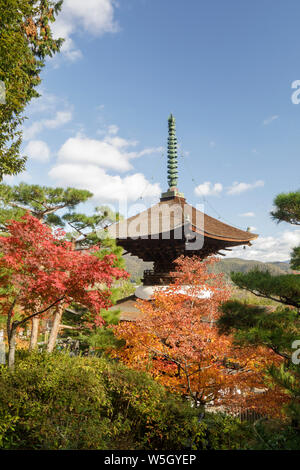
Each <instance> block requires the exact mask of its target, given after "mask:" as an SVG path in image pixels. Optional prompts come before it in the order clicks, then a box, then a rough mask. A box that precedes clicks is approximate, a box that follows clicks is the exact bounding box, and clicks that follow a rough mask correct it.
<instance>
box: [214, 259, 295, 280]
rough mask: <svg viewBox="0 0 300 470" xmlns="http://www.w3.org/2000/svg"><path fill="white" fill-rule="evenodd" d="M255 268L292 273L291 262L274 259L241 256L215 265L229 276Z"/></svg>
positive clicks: (216, 270)
mask: <svg viewBox="0 0 300 470" xmlns="http://www.w3.org/2000/svg"><path fill="white" fill-rule="evenodd" d="M254 268H258V269H260V270H262V271H264V270H268V271H270V273H271V274H273V275H280V274H291V273H292V270H291V269H290V264H289V262H283V261H273V262H269V263H264V262H262V261H254V260H245V259H240V258H226V259H221V261H220V262H219V263H217V264H216V265H215V268H214V270H215V272H222V273H225V274H226V275H227V276H228V277H229V276H230V273H231V272H238V271H239V272H243V273H247V272H248V271H251V270H252V269H254Z"/></svg>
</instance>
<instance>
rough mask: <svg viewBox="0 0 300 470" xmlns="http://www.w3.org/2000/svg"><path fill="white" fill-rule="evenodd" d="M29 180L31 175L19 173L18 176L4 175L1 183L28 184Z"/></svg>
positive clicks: (26, 172)
mask: <svg viewBox="0 0 300 470" xmlns="http://www.w3.org/2000/svg"><path fill="white" fill-rule="evenodd" d="M30 180H31V175H30V173H28V171H23V173H19V174H18V175H4V176H3V182H4V183H6V184H11V185H14V184H19V183H21V182H25V183H26V182H28V181H30Z"/></svg>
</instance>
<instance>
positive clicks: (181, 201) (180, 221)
mask: <svg viewBox="0 0 300 470" xmlns="http://www.w3.org/2000/svg"><path fill="white" fill-rule="evenodd" d="M168 128H169V137H168V190H167V192H164V193H162V195H161V198H160V202H159V203H158V204H156V205H154V206H152V207H150V208H149V209H147V210H145V211H142V212H141V213H139V214H137V215H135V216H133V217H130V218H128V219H126V220H122V221H120V222H117V223H115V224H113V225H111V226H109V227H108V229H107V230H108V234H109V236H111V237H112V238H115V239H116V241H117V243H118V245H120V246H122V247H123V248H124V250H125V251H126V253H130V254H132V255H134V256H137V257H139V258H140V259H142V260H143V261H148V262H149V261H152V262H153V270H146V271H145V272H144V278H143V285H142V286H140V287H138V288H137V290H136V293H135V295H133V296H131V297H130V298H127V299H123V300H122V301H120V302H118V306H117V307H118V308H120V310H121V319H122V318H123V319H128V320H129V319H132V320H133V319H134V317H135V315H137V314H138V310H137V309H136V308H135V306H134V303H135V300H136V298H144V299H150V298H151V294H152V293H153V291H154V289H155V288H158V286H162V285H166V284H169V282H170V272H171V271H172V270H174V260H175V259H176V258H178V257H179V256H180V255H184V256H193V255H197V256H199V257H200V258H202V259H203V258H205V257H207V256H210V255H218V254H222V253H220V251H221V250H231V248H232V247H235V246H240V245H244V246H245V245H249V246H250V245H251V241H252V240H254V239H256V238H257V236H258V235H256V234H253V233H250V232H249V231H244V230H240V229H238V228H235V227H232V226H231V225H227V224H225V223H223V222H221V221H220V220H217V219H214V218H213V217H210V216H209V215H207V214H205V213H204V212H203V211H201V210H199V209H197V208H195V207H193V206H191V205H189V204H188V203H187V202H186V199H185V197H184V194H183V193H181V192H179V190H178V188H177V183H178V156H177V139H176V129H175V118H174V117H173V116H172V114H171V115H170V117H169V119H168Z"/></svg>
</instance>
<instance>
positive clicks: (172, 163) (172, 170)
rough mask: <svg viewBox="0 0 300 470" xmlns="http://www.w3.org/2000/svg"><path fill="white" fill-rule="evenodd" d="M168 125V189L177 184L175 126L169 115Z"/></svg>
mask: <svg viewBox="0 0 300 470" xmlns="http://www.w3.org/2000/svg"><path fill="white" fill-rule="evenodd" d="M168 124H169V137H168V183H169V189H173V188H176V186H177V182H178V171H177V163H178V156H177V139H176V125H175V118H174V116H173V114H170V116H169V119H168Z"/></svg>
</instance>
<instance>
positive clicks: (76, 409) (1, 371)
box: [0, 353, 200, 450]
mask: <svg viewBox="0 0 300 470" xmlns="http://www.w3.org/2000/svg"><path fill="white" fill-rule="evenodd" d="M0 410H1V411H0V447H1V448H2V449H112V450H114V449H130V450H131V449H145V450H148V449H164V450H167V449H176V450H177V449H182V448H183V447H184V446H186V445H187V443H189V442H193V441H194V440H195V437H196V436H197V435H199V432H200V430H199V424H198V419H197V413H198V411H196V410H193V408H191V407H190V406H189V405H188V404H187V403H185V402H183V401H182V400H180V399H179V398H177V397H175V396H172V395H170V394H169V393H168V392H167V391H166V390H165V389H164V388H163V387H162V386H161V385H159V384H157V383H156V382H154V381H153V380H152V379H151V378H150V377H148V376H147V375H146V374H144V373H139V372H136V371H132V370H128V369H126V368H125V367H124V366H121V365H119V364H117V363H113V362H109V361H108V360H107V359H105V358H91V357H70V356H69V355H67V354H64V353H55V354H51V355H49V354H46V353H32V354H30V355H29V354H24V353H23V358H18V361H17V365H16V368H15V371H14V372H11V371H9V370H8V369H7V368H6V367H4V366H2V367H1V368H0Z"/></svg>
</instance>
